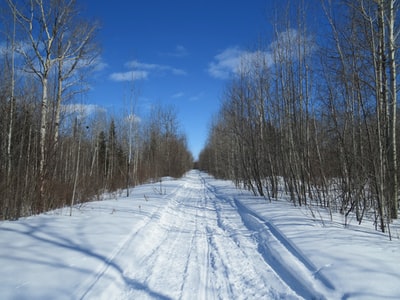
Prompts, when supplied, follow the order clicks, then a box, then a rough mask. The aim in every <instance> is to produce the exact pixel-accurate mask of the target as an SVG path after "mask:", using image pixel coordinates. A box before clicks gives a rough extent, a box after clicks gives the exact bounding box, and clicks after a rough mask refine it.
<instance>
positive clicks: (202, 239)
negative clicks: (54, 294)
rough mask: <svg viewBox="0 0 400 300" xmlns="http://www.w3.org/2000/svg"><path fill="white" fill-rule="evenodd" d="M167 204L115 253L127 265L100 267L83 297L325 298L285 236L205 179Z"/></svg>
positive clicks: (185, 186)
mask: <svg viewBox="0 0 400 300" xmlns="http://www.w3.org/2000/svg"><path fill="white" fill-rule="evenodd" d="M163 198H164V200H165V202H166V205H165V206H164V207H161V208H160V209H159V210H157V211H156V212H155V213H154V214H153V215H152V216H151V217H150V218H149V222H147V223H145V224H144V225H143V226H141V227H140V228H138V229H134V230H133V231H132V232H131V233H130V234H129V235H128V236H127V237H126V238H125V239H124V241H123V242H122V243H121V245H120V246H119V247H117V249H116V251H115V252H116V254H118V255H120V256H121V257H124V258H127V261H125V262H124V263H117V261H118V260H119V259H118V257H116V255H112V257H113V258H112V261H113V263H110V262H107V263H106V266H105V267H107V270H106V271H104V270H103V269H104V268H100V269H99V270H100V272H99V273H98V274H97V275H96V276H95V282H93V284H89V285H88V284H87V283H86V282H85V283H84V284H83V291H84V293H83V294H82V296H84V297H83V298H96V299H97V298H99V297H102V298H104V299H111V298H113V299H146V298H154V297H155V298H160V299H193V298H196V299H245V298H247V299H248V298H250V299H287V298H291V297H292V298H297V297H298V295H300V296H304V297H305V298H308V299H310V298H312V297H317V298H322V296H320V294H319V292H317V290H315V289H314V288H315V287H319V288H321V284H320V283H319V282H318V280H316V279H314V278H313V276H312V274H311V272H312V271H313V270H311V271H310V270H309V271H307V267H305V266H304V263H303V262H302V261H301V260H299V258H300V257H301V256H300V255H298V253H297V255H296V254H292V252H291V250H288V246H287V243H286V244H285V242H284V239H283V237H282V236H278V237H277V236H276V234H274V233H272V234H270V236H264V234H263V233H262V232H263V231H265V232H271V230H269V228H268V227H267V225H265V224H263V223H265V221H263V220H262V219H259V217H256V216H255V215H253V214H249V213H248V212H245V211H244V210H243V209H242V210H241V213H240V212H239V210H238V207H237V205H236V204H235V201H234V200H233V199H229V198H224V197H223V196H220V195H218V194H217V190H216V188H215V187H214V186H212V185H211V184H209V183H207V181H206V179H205V178H203V177H202V175H201V174H200V173H198V172H192V173H189V174H188V175H187V176H186V177H185V179H184V180H182V181H180V183H179V185H177V187H175V189H174V190H173V192H171V193H169V194H166V195H165V196H164V197H163ZM149 201H152V200H151V199H149ZM254 223H255V224H254ZM282 242H283V243H282ZM270 244H271V245H270ZM272 244H274V246H272ZM282 252H284V253H286V255H287V256H286V257H285V258H282V254H281V253H282ZM275 255H276V256H275ZM281 259H286V260H287V264H285V262H283V261H281ZM288 259H289V260H288ZM299 272H300V273H299ZM299 274H302V277H304V278H302V279H301V280H299V279H297V277H298V275H299ZM110 279H113V280H111V281H110ZM112 281H115V282H112ZM118 281H119V283H118V284H117V283H116V282H118ZM88 286H89V289H87V290H85V289H86V288H87V287H88ZM103 288H104V289H103Z"/></svg>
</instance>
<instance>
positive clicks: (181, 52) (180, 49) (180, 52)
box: [160, 45, 189, 57]
mask: <svg viewBox="0 0 400 300" xmlns="http://www.w3.org/2000/svg"><path fill="white" fill-rule="evenodd" d="M160 55H162V56H171V57H185V56H187V55H189V52H188V51H187V49H186V48H185V47H184V46H182V45H177V46H176V47H175V49H174V50H173V51H171V52H163V53H160Z"/></svg>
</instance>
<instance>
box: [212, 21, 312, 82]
mask: <svg viewBox="0 0 400 300" xmlns="http://www.w3.org/2000/svg"><path fill="white" fill-rule="evenodd" d="M299 43H301V44H299ZM303 44H304V45H306V47H299V45H303ZM299 49H300V51H299ZM315 49H316V46H315V43H314V42H313V40H312V38H311V37H310V36H302V35H301V34H300V33H299V32H298V31H297V30H296V29H289V30H286V31H283V32H280V33H279V34H278V35H277V36H276V39H275V41H273V42H272V43H271V44H270V45H269V47H268V48H267V49H266V50H256V51H246V50H242V49H240V48H239V47H237V46H235V47H229V48H227V49H225V50H223V51H222V52H220V53H219V54H217V55H216V56H215V57H214V60H213V61H212V62H211V63H210V64H209V65H208V69H207V71H208V73H209V74H210V76H212V77H214V78H218V79H228V78H230V77H231V76H233V75H235V74H238V73H240V72H243V71H249V70H251V68H252V67H254V66H255V63H257V64H258V65H260V63H262V64H263V65H265V66H272V65H273V64H274V63H276V62H275V61H274V59H275V60H276V59H278V60H279V61H280V62H283V61H284V60H287V59H299V58H300V59H301V58H302V57H304V56H310V55H312V53H313V52H314V51H315ZM299 54H300V57H299Z"/></svg>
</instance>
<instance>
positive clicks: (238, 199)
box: [0, 171, 400, 299]
mask: <svg viewBox="0 0 400 300" xmlns="http://www.w3.org/2000/svg"><path fill="white" fill-rule="evenodd" d="M160 192H162V193H160ZM164 192H165V193H164ZM109 198H110V199H109V200H105V201H99V202H91V203H85V204H83V205H82V206H76V207H75V208H74V209H73V215H72V217H70V216H69V208H65V209H63V210H57V211H54V212H49V213H47V214H43V215H40V216H34V217H30V218H26V219H21V220H19V221H16V222H1V223H0V266H1V268H0V299H302V298H305V299H313V298H314V299H323V298H326V299H400V240H399V235H400V227H399V226H398V223H397V227H396V225H393V227H392V233H393V236H394V239H393V241H389V239H388V237H387V236H386V235H383V234H381V233H379V232H376V231H374V230H373V226H372V224H369V223H367V222H366V223H365V224H363V225H361V226H358V225H356V222H355V220H354V221H353V222H352V223H351V224H350V226H349V227H348V228H343V225H342V220H341V217H340V216H335V220H334V221H333V222H331V221H329V218H328V217H327V216H326V215H325V214H324V212H323V211H321V212H320V214H318V213H317V212H316V215H317V216H318V217H317V219H313V218H312V216H311V212H310V211H309V210H307V209H306V208H302V209H299V208H296V207H293V206H291V205H290V204H289V203H287V202H285V201H277V202H273V203H269V202H266V201H265V200H264V199H262V198H257V197H254V196H252V195H251V194H250V193H247V192H244V191H238V190H236V189H235V188H234V187H233V185H232V184H231V183H230V182H227V181H221V180H215V179H213V178H211V177H209V176H208V175H207V174H204V173H201V172H198V171H191V172H189V173H188V174H187V175H186V176H185V177H183V178H182V179H179V180H172V179H171V180H164V181H163V182H162V189H160V185H159V183H157V184H147V185H143V186H139V187H136V188H135V189H133V190H132V193H131V197H129V198H126V197H124V196H123V195H121V196H118V195H111V196H110V197H109ZM320 216H321V217H320ZM322 220H323V221H322Z"/></svg>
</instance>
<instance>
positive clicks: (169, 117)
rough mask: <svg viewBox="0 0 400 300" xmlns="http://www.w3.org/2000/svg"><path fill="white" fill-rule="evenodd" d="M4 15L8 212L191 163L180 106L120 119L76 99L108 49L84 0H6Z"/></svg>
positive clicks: (1, 118) (0, 183) (1, 152)
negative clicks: (145, 117)
mask: <svg viewBox="0 0 400 300" xmlns="http://www.w3.org/2000/svg"><path fill="white" fill-rule="evenodd" d="M1 17H2V35H3V38H4V40H5V43H4V44H2V45H1V46H0V59H1V60H0V65H1V68H0V78H1V80H0V194H1V197H0V219H18V218H19V217H21V216H28V215H31V214H37V213H40V212H43V211H47V210H49V209H54V208H57V207H63V206H68V205H70V204H73V203H76V202H81V201H87V200H91V199H93V198H94V197H99V196H100V195H101V194H102V193H104V192H106V191H108V192H112V191H115V190H117V189H120V188H126V187H131V186H134V185H136V184H139V183H141V182H144V181H146V180H149V179H154V180H156V179H158V178H160V177H161V176H167V175H169V176H174V177H179V176H182V175H183V174H184V172H186V171H187V170H188V169H190V168H191V167H192V160H193V158H192V156H191V154H190V152H189V151H188V150H187V145H186V140H185V137H184V135H183V134H182V133H180V131H179V126H178V123H177V115H176V113H175V112H174V111H173V109H170V108H161V107H160V108H158V109H157V110H155V111H157V116H151V117H150V121H149V122H143V121H142V122H139V118H137V117H136V116H135V115H134V112H133V111H131V110H130V112H129V116H123V115H121V116H118V115H115V116H112V117H111V116H110V115H109V114H107V113H106V112H105V111H103V110H101V109H100V108H96V109H92V111H91V112H89V111H88V107H89V106H85V105H81V104H72V103H73V100H76V97H75V96H76V95H78V94H80V93H82V92H84V90H85V87H84V82H85V76H87V75H88V74H90V71H91V69H92V68H93V67H94V63H95V61H96V58H97V57H98V55H99V48H98V45H97V43H96V33H97V30H98V26H97V23H96V22H90V21H89V20H86V19H84V18H82V17H81V13H80V11H79V9H78V6H77V3H76V1H75V0H68V1H66V0H32V1H23V0H21V1H19V0H15V1H14V0H7V1H6V2H5V3H4V5H3V7H1ZM147 133H151V135H150V136H148V135H147Z"/></svg>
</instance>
